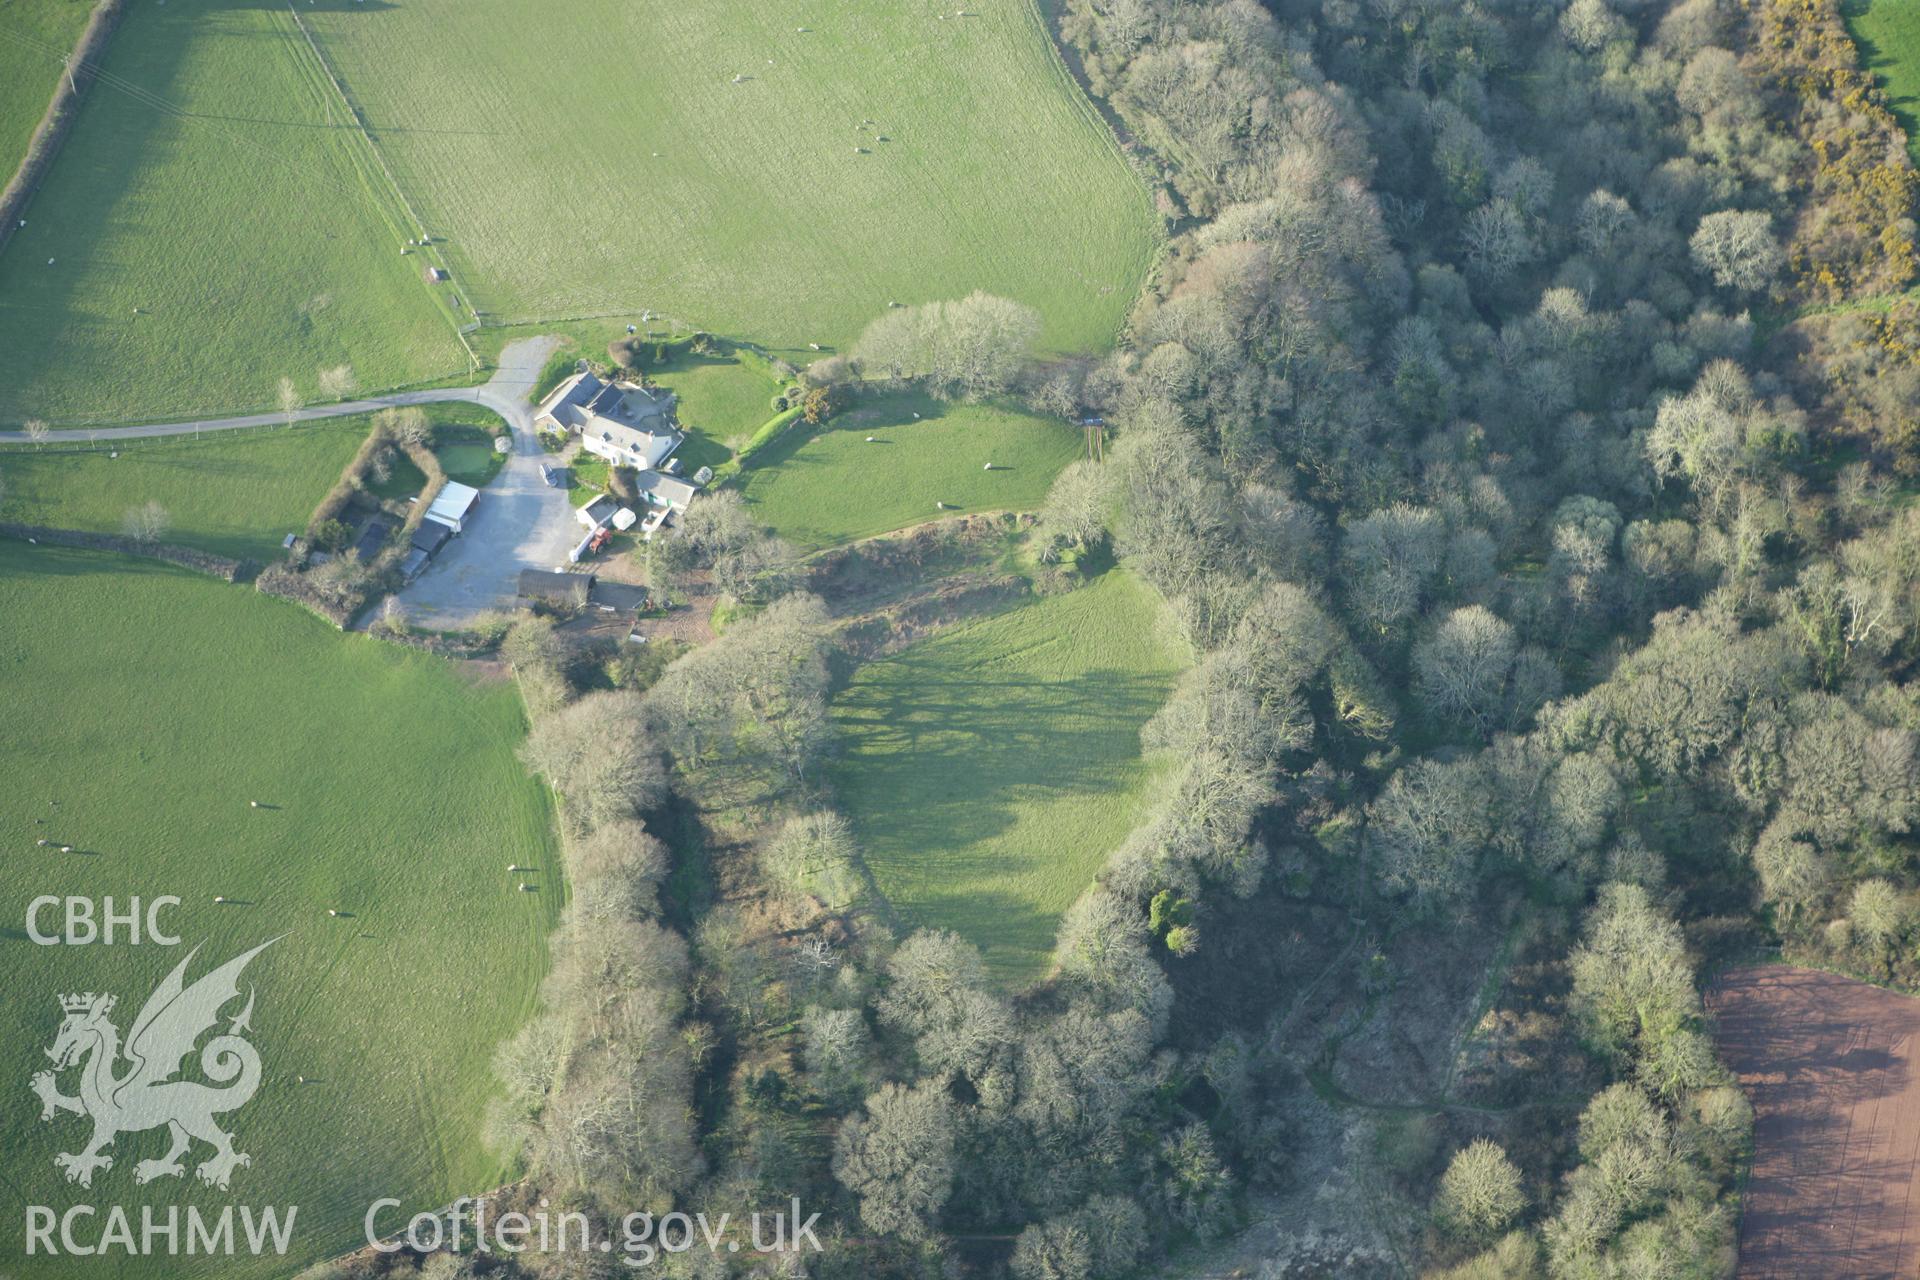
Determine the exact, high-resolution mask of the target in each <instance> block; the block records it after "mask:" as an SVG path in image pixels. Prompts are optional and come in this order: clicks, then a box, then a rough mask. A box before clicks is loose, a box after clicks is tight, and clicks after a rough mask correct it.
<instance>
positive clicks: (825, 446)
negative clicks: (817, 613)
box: [740, 395, 1082, 547]
mask: <svg viewBox="0 0 1920 1280" xmlns="http://www.w3.org/2000/svg"><path fill="white" fill-rule="evenodd" d="M915 413H918V414H919V415H920V417H919V419H917V420H916V419H915V418H914V416H913V415H914V414H915ZM868 436H874V437H876V439H875V441H874V443H872V444H869V443H867V437H868ZM1081 448H1082V445H1081V437H1080V432H1079V431H1078V429H1076V428H1074V427H1069V426H1064V425H1062V424H1061V423H1059V422H1055V421H1052V420H1051V419H1047V418H1040V417H1036V416H1034V415H1032V414H1029V413H1026V412H1024V411H1022V410H1019V409H1016V408H1010V407H1006V406H1002V405H973V404H942V403H941V402H940V401H938V400H935V399H933V398H932V397H930V396H921V395H894V396H887V397H885V398H884V399H881V400H878V401H874V402H872V403H869V404H865V405H862V406H861V407H860V408H858V409H856V410H855V411H853V412H851V413H847V414H843V415H841V416H840V417H838V418H835V419H833V420H832V421H831V422H829V423H827V424H826V426H825V427H824V428H822V429H819V430H810V429H808V428H807V427H805V426H795V427H794V428H793V429H792V430H791V431H789V432H788V433H787V434H786V435H785V436H782V437H781V438H780V439H779V440H777V441H775V442H774V443H773V444H771V445H768V446H767V447H766V448H764V449H762V450H761V451H760V452H758V453H756V454H755V455H754V458H753V462H754V465H753V467H752V468H751V469H750V470H748V471H746V472H745V473H744V474H743V476H742V477H741V481H740V483H741V487H742V490H743V492H744V493H745V494H746V498H747V502H748V503H749V504H750V505H751V506H752V507H753V510H754V515H755V517H756V518H758V519H759V520H760V522H761V523H763V524H765V525H767V526H769V527H771V528H772V529H773V530H774V531H775V532H777V533H778V534H780V536H782V537H784V538H787V539H789V540H790V541H792V542H794V543H795V544H797V545H799V546H802V547H826V546H832V545H835V544H836V543H841V542H851V541H853V540H854V539H856V538H866V537H871V536H872V535H874V534H876V533H886V532H889V531H890V530H893V529H904V528H906V527H908V526H909V525H915V524H920V523H921V522H923V521H926V520H937V519H940V518H942V517H943V516H951V515H954V514H956V513H958V512H967V511H1027V510H1031V509H1032V508H1034V507H1037V506H1039V505H1040V503H1041V501H1042V500H1043V499H1044V498H1045V497H1046V496H1047V488H1048V486H1049V485H1051V484H1052V483H1053V478H1054V477H1055V476H1057V475H1059V474H1060V469H1061V468H1062V467H1064V466H1066V465H1067V464H1068V463H1069V462H1071V461H1073V460H1074V458H1076V457H1078V456H1079V454H1080V451H1081ZM989 462H991V463H993V470H991V471H988V470H986V469H985V467H986V464H987V463H989ZM935 502H944V503H946V504H947V508H946V510H945V511H941V510H939V509H938V508H936V507H935V506H934V505H933V504H934V503H935Z"/></svg>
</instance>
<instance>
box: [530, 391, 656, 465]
mask: <svg viewBox="0 0 1920 1280" xmlns="http://www.w3.org/2000/svg"><path fill="white" fill-rule="evenodd" d="M533 425H534V426H535V427H537V428H538V429H540V430H541V431H552V432H556V433H558V434H561V435H573V434H578V435H579V437H580V443H581V445H582V446H583V447H584V448H585V449H586V450H587V452H589V453H593V454H597V455H599V456H600V457H602V458H605V459H606V460H607V461H608V462H610V463H612V464H613V465H615V466H620V467H633V468H634V469H636V470H639V471H655V470H658V469H659V468H660V467H661V466H662V465H664V464H665V463H666V461H667V458H668V457H669V455H671V454H672V453H673V451H674V450H675V449H678V448H679V447H680V442H681V441H682V440H684V439H686V437H685V436H684V435H682V434H681V433H680V432H679V431H678V430H677V429H675V427H674V425H673V393H672V392H671V391H661V390H651V391H650V390H648V389H647V388H645V387H643V386H641V385H640V384H639V383H637V382H603V381H601V380H600V379H599V378H596V377H595V376H594V375H593V374H591V373H587V372H581V373H576V374H574V375H573V376H572V377H571V378H568V379H567V380H566V381H565V382H562V383H561V384H560V385H559V386H557V387H555V388H554V389H553V390H552V391H551V392H549V393H548V395H547V397H546V399H544V400H542V401H541V402H540V407H539V409H538V410H537V411H536V412H535V413H534V418H533Z"/></svg>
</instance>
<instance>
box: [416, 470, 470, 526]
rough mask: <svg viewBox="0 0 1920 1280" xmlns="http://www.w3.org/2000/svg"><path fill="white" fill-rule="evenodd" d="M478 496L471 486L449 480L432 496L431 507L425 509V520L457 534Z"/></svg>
mask: <svg viewBox="0 0 1920 1280" xmlns="http://www.w3.org/2000/svg"><path fill="white" fill-rule="evenodd" d="M479 496H480V491H479V490H478V489H476V488H474V487H473V486H472V485H470V484H461V483H459V482H458V481H456V480H449V481H447V482H446V484H444V485H443V486H441V489H440V492H439V493H438V494H436V495H435V496H434V499H433V505H432V506H430V507H428V508H427V519H428V520H434V521H438V522H439V523H440V524H443V525H445V526H446V527H447V528H449V529H451V530H453V531H454V532H455V533H459V532H460V531H461V529H462V528H463V527H464V525H465V522H466V519H467V517H468V515H469V514H470V513H471V512H472V511H473V503H474V499H476V498H478V497H479Z"/></svg>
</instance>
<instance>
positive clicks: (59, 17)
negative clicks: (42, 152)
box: [0, 0, 93, 187]
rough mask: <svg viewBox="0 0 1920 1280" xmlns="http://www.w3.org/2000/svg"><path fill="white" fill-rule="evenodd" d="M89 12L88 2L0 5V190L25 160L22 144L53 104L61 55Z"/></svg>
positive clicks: (3, 0) (32, 0) (38, 0)
mask: <svg viewBox="0 0 1920 1280" xmlns="http://www.w3.org/2000/svg"><path fill="white" fill-rule="evenodd" d="M91 12H93V0H0V187H4V186H5V185H6V184H7V180H8V179H9V178H11V177H13V171H14V170H15V169H17V168H19V167H20V160H21V158H22V157H23V156H25V155H26V154H27V140H28V139H29V138H31V137H33V129H34V126H35V125H37V124H39V123H40V117H41V116H43V115H45V114H46V111H47V104H48V103H50V102H52V101H53V88H54V85H55V84H57V83H58V82H59V79H60V75H61V71H60V55H61V54H63V53H66V52H68V51H69V50H71V49H72V48H73V45H74V41H76V40H78V39H79V38H80V29H81V28H82V27H84V26H86V25H87V15H88V14H89V13H91ZM55 50H58V51H59V52H57V53H56V52H54V51H55Z"/></svg>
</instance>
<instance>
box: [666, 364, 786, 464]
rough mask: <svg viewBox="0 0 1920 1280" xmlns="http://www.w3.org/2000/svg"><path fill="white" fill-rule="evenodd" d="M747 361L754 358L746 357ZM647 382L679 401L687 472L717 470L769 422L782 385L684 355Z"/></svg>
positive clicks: (744, 368) (749, 371)
mask: <svg viewBox="0 0 1920 1280" xmlns="http://www.w3.org/2000/svg"><path fill="white" fill-rule="evenodd" d="M748 358H749V359H751V358H752V357H748ZM647 376H648V377H650V378H652V379H653V380H654V381H655V382H657V383H659V384H660V385H661V386H663V387H666V388H667V389H668V390H669V391H672V392H673V393H674V394H675V395H677V396H679V397H680V400H679V403H678V404H677V405H676V406H675V413H676V416H678V417H679V419H680V426H681V429H682V430H684V431H686V432H687V442H686V443H685V444H683V445H681V446H680V450H679V452H680V455H681V456H682V457H683V458H685V459H686V464H685V465H686V466H687V468H688V469H689V470H694V471H697V470H699V469H700V468H701V467H717V466H719V465H720V464H721V463H723V462H725V461H726V460H727V459H728V458H730V457H732V456H733V451H734V448H736V447H737V446H738V445H740V444H743V443H745V441H746V439H747V438H748V437H749V436H751V435H752V434H753V433H754V432H755V431H756V430H758V429H759V427H760V424H761V423H763V422H765V421H766V420H767V419H768V418H771V417H772V416H773V412H774V411H773V397H774V396H776V395H778V394H779V393H780V385H781V384H780V383H779V382H778V381H777V380H775V379H774V378H773V377H772V376H770V374H767V373H761V372H759V371H758V370H757V369H754V368H750V367H749V366H748V365H746V364H744V363H742V362H741V361H739V360H735V359H731V358H724V357H722V358H714V357H706V356H696V355H691V354H689V355H685V356H681V357H680V358H679V359H677V360H674V361H673V362H672V363H670V364H665V365H662V366H660V367H659V368H657V369H649V370H647Z"/></svg>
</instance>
